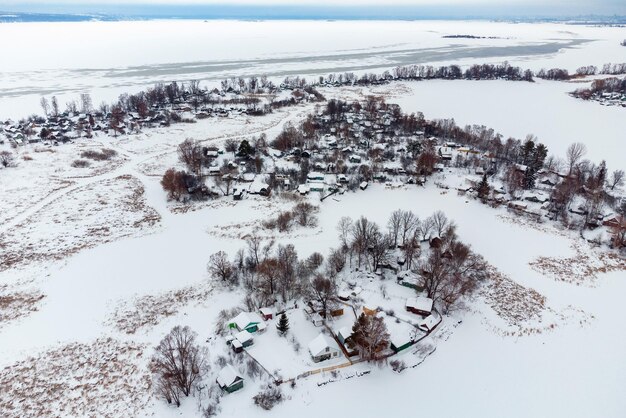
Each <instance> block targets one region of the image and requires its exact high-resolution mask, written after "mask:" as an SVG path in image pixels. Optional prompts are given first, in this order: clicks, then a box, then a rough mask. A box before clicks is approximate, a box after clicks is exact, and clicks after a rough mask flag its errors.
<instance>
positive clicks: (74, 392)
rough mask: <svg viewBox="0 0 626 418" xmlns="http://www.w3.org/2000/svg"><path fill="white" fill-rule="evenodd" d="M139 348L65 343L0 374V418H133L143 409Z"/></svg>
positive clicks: (145, 387) (145, 394)
mask: <svg viewBox="0 0 626 418" xmlns="http://www.w3.org/2000/svg"><path fill="white" fill-rule="evenodd" d="M144 350H145V347H144V346H142V345H137V344H134V343H125V342H121V341H117V340H114V339H111V338H109V339H99V340H96V341H94V342H92V343H88V344H80V343H71V344H68V345H65V346H61V347H58V348H55V349H52V350H49V351H46V352H44V353H41V354H39V355H37V356H34V357H29V358H27V359H25V360H22V361H19V362H17V363H14V364H12V365H10V366H8V367H5V368H4V369H1V370H0V387H2V391H0V411H2V416H3V418H22V417H25V416H29V417H53V416H67V417H78V416H81V417H87V416H89V417H120V416H127V417H133V416H137V415H139V414H140V412H141V411H142V410H143V408H145V406H146V404H147V403H148V401H149V399H150V397H151V394H150V387H151V383H150V377H149V375H148V373H147V368H146V367H145V365H144V362H145V361H144V359H143V352H144Z"/></svg>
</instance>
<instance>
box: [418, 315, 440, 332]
mask: <svg viewBox="0 0 626 418" xmlns="http://www.w3.org/2000/svg"><path fill="white" fill-rule="evenodd" d="M440 322H441V318H439V317H438V316H436V315H433V314H430V315H428V316H427V317H426V318H424V319H422V320H421V321H419V323H418V324H417V326H418V328H419V329H421V330H422V331H425V332H431V331H432V330H434V329H435V328H437V325H439V323H440Z"/></svg>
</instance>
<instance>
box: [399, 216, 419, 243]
mask: <svg viewBox="0 0 626 418" xmlns="http://www.w3.org/2000/svg"><path fill="white" fill-rule="evenodd" d="M419 226H420V219H419V218H418V217H417V215H415V213H413V212H411V211H409V210H405V211H402V216H401V223H400V230H401V234H402V245H404V244H405V242H406V240H407V238H408V237H410V236H411V235H412V234H413V232H414V231H415V230H416V229H417V228H419Z"/></svg>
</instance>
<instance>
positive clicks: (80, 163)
mask: <svg viewBox="0 0 626 418" xmlns="http://www.w3.org/2000/svg"><path fill="white" fill-rule="evenodd" d="M90 165H91V164H90V163H89V161H87V160H74V161H73V162H72V167H74V168H87V167H89V166H90Z"/></svg>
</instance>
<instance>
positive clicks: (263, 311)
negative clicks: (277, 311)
mask: <svg viewBox="0 0 626 418" xmlns="http://www.w3.org/2000/svg"><path fill="white" fill-rule="evenodd" d="M259 312H261V315H272V314H273V311H272V308H261V309H259Z"/></svg>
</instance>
